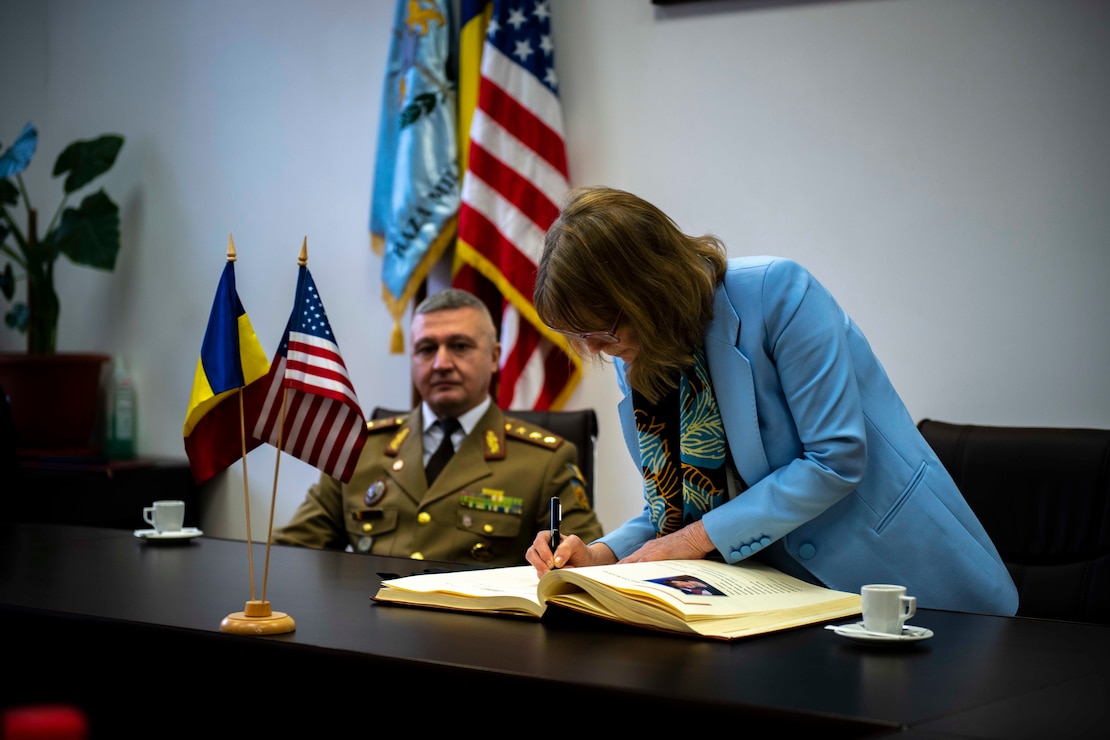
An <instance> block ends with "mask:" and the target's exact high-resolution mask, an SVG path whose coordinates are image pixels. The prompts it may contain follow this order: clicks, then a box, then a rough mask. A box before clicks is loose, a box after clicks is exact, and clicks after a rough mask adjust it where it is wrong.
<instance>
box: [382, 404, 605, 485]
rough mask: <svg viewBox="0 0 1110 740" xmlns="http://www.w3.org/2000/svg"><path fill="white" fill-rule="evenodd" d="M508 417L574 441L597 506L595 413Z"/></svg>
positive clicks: (538, 413)
mask: <svg viewBox="0 0 1110 740" xmlns="http://www.w3.org/2000/svg"><path fill="white" fill-rule="evenodd" d="M408 413H409V411H408V410H403V411H401V410H397V409H387V408H381V407H377V408H375V409H374V411H373V412H372V413H371V415H370V416H371V418H373V419H382V418H385V417H387V416H405V415H407V414H408ZM504 413H505V415H506V416H508V417H510V418H515V419H519V420H521V421H523V422H524V423H526V424H531V425H533V426H537V427H543V428H544V429H547V430H548V431H551V432H554V433H555V434H557V435H559V436H560V437H562V438H564V439H567V440H570V441H571V442H573V443H574V446H575V447H576V448H577V450H578V467H579V469H581V471H582V475H583V477H585V479H586V498H587V499H588V500H589V502H590V506H591V507H592V506H593V505H594V473H595V471H596V469H597V414H596V413H595V412H594V410H593V409H580V410H575V411H530V410H513V411H506V412H504Z"/></svg>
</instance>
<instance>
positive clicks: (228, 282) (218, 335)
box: [185, 238, 270, 485]
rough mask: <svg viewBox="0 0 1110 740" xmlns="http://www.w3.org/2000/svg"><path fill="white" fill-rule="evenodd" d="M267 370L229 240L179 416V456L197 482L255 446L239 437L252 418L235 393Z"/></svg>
mask: <svg viewBox="0 0 1110 740" xmlns="http://www.w3.org/2000/svg"><path fill="white" fill-rule="evenodd" d="M269 369H270V361H269V360H268V359H267V357H266V351H265V350H263V349H262V345H261V344H260V343H259V341H258V337H257V336H255V333H254V328H253V327H252V326H251V321H250V318H249V317H248V316H247V312H246V311H244V310H243V304H242V303H241V302H240V301H239V294H238V293H237V292H236V290H235V246H234V244H232V243H231V240H230V238H229V239H228V261H227V264H226V265H225V266H224V272H223V276H222V277H221V278H220V285H219V287H218V288H217V289H216V299H215V300H214V301H213V302H212V313H211V314H210V315H209V317H208V329H207V330H206V331H205V332H204V343H203V344H202V345H201V348H200V358H199V359H198V360H197V370H196V375H195V377H194V378H193V393H192V396H191V398H190V399H189V411H188V413H187V414H186V415H185V454H186V455H187V456H188V458H189V467H190V468H192V471H193V478H194V480H196V482H197V484H198V485H199V484H201V483H204V482H205V481H207V480H208V479H209V478H211V477H212V476H214V475H216V474H217V473H219V472H221V471H223V470H225V469H227V468H228V466H230V465H231V464H232V463H234V462H235V461H236V460H238V459H239V458H241V457H242V456H243V455H244V454H245V453H246V452H249V451H250V450H253V449H254V448H255V447H258V445H259V444H261V443H260V442H259V441H258V440H256V439H253V438H251V437H249V436H246V435H245V429H246V428H247V427H246V426H245V424H246V425H249V424H250V423H251V421H250V420H253V419H254V418H255V416H254V415H252V413H251V411H250V410H249V409H250V406H251V405H252V404H251V403H250V402H249V401H248V400H247V399H245V398H244V399H242V400H243V404H242V408H243V409H244V411H242V412H241V411H240V408H241V407H240V403H239V391H240V389H250V388H256V389H260V388H261V385H262V384H261V381H262V379H263V378H265V377H266V373H267V372H268V371H269ZM243 392H244V393H246V391H243ZM256 413H257V412H255V414H256Z"/></svg>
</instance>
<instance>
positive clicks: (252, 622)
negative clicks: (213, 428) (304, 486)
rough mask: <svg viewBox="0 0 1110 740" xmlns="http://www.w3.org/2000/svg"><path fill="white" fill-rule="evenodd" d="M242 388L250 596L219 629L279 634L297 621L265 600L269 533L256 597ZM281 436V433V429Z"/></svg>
mask: <svg viewBox="0 0 1110 740" xmlns="http://www.w3.org/2000/svg"><path fill="white" fill-rule="evenodd" d="M227 259H228V261H229V262H234V261H235V244H234V242H232V240H231V235H230V234H228V237H227ZM243 403H244V402H243V389H242V388H240V389H239V441H240V442H241V443H242V446H243V505H244V508H245V509H246V514H247V566H248V569H249V570H250V583H251V598H250V600H249V601H248V602H247V603H246V605H245V606H244V607H243V611H241V612H232V613H231V614H228V615H227V616H226V617H224V619H223V621H222V622H220V632H230V633H232V634H237V635H277V634H284V633H286V632H292V631H293V630H295V629H296V622H295V621H294V620H293V618H292V617H290V616H289V615H288V614H286V613H284V612H275V611H274V610H273V609H271V608H270V602H268V601H266V575H265V573H268V572H269V568H270V535H269V534H267V536H266V569H265V572H264V574H263V580H262V598H261V599H258V600H256V599H255V598H254V554H253V551H254V542H253V539H252V538H251V503H250V488H249V487H248V485H247V430H246V412H245V411H244V408H243ZM284 419H285V398H284V396H283V397H282V422H283V425H284ZM279 435H280V432H279ZM277 456H278V459H279V460H280V459H281V437H280V436H279V437H278V449H277ZM277 465H278V463H277V462H275V463H274V494H273V495H274V499H276V496H277ZM273 521H274V503H273V500H271V501H270V529H271V531H272V530H273Z"/></svg>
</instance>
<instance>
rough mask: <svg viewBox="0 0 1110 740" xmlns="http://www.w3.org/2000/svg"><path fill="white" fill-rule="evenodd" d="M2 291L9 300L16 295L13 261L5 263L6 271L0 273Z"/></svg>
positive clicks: (0, 289)
mask: <svg viewBox="0 0 1110 740" xmlns="http://www.w3.org/2000/svg"><path fill="white" fill-rule="evenodd" d="M0 293H3V294H4V297H5V298H7V299H8V300H9V301H10V300H11V299H12V296H13V295H15V273H14V272H12V263H11V262H9V263H8V264H6V265H4V272H2V273H0Z"/></svg>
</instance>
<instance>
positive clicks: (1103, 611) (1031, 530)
mask: <svg viewBox="0 0 1110 740" xmlns="http://www.w3.org/2000/svg"><path fill="white" fill-rule="evenodd" d="M917 427H918V429H919V430H920V431H921V433H922V435H923V436H924V437H925V440H926V441H927V442H928V443H929V445H930V446H931V447H932V448H933V450H935V451H936V453H937V456H938V457H940V460H941V462H942V463H943V464H944V467H945V468H946V469H947V470H948V472H949V473H950V474H951V475H952V478H953V480H955V482H956V485H957V486H958V487H959V489H960V491H961V492H962V493H963V495H964V498H966V499H967V502H968V504H969V505H970V506H971V508H972V510H973V511H974V512H975V514H976V516H978V517H979V521H980V522H982V524H983V528H984V529H986V530H987V534H989V535H990V537H991V539H992V540H993V541H994V544H995V547H997V548H998V553H999V555H1001V556H1002V560H1003V561H1005V563H1006V567H1007V568H1008V569H1009V570H1010V574H1011V575H1012V576H1013V578H1014V583H1015V584H1016V585H1017V588H1018V596H1019V601H1018V612H1017V613H1018V615H1019V616H1026V617H1041V618H1045V619H1066V620H1072V621H1080V622H1097V623H1101V624H1110V430H1101V429H1076V428H1055V427H994V426H976V425H971V424H950V423H947V422H942V421H935V420H932V419H924V420H922V421H921V422H920V423H918V425H917Z"/></svg>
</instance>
